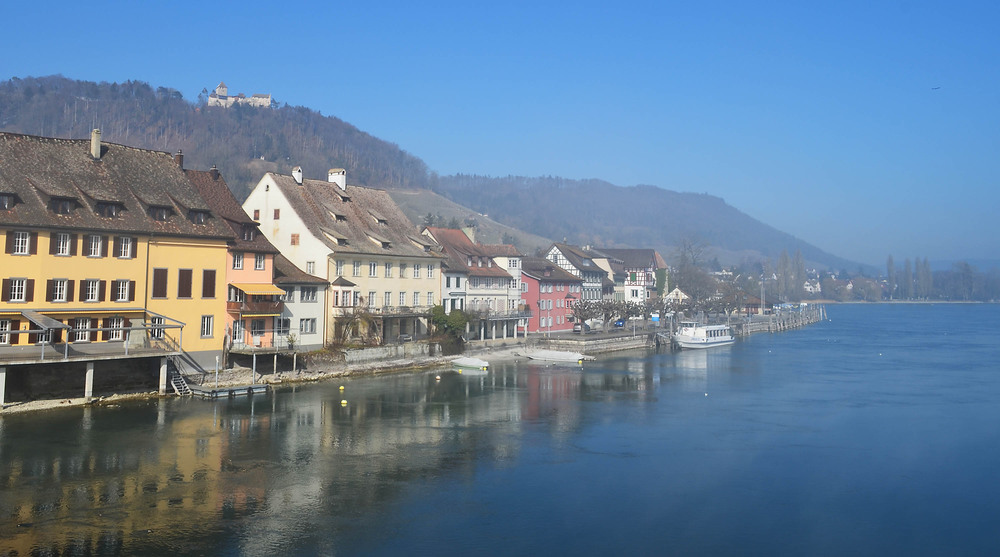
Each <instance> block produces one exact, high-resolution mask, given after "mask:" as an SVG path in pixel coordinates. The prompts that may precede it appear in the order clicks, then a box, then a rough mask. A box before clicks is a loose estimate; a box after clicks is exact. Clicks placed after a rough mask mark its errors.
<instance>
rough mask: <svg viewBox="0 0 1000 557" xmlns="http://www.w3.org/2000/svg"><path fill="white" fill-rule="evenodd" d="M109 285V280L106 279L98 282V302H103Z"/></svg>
mask: <svg viewBox="0 0 1000 557" xmlns="http://www.w3.org/2000/svg"><path fill="white" fill-rule="evenodd" d="M107 286H108V281H106V280H102V281H100V282H99V283H97V301H98V302H103V301H104V290H105V289H106V288H107Z"/></svg>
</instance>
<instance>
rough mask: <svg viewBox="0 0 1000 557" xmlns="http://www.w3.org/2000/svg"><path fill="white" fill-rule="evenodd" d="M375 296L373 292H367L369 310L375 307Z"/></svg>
mask: <svg viewBox="0 0 1000 557" xmlns="http://www.w3.org/2000/svg"><path fill="white" fill-rule="evenodd" d="M376 296H377V294H376V293H375V291H374V290H369V291H368V307H370V308H373V307H375V297H376Z"/></svg>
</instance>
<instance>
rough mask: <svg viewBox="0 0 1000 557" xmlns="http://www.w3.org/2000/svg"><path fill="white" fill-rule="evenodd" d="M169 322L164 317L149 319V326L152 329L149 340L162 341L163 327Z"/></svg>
mask: <svg viewBox="0 0 1000 557" xmlns="http://www.w3.org/2000/svg"><path fill="white" fill-rule="evenodd" d="M166 322H167V320H166V319H164V318H163V317H151V318H150V319H149V324H150V325H151V328H150V329H149V338H151V339H154V340H161V339H162V338H163V337H164V329H163V325H165V324H166Z"/></svg>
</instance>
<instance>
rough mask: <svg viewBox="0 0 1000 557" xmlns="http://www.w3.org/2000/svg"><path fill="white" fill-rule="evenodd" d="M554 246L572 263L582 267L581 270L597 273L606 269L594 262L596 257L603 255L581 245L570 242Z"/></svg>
mask: <svg viewBox="0 0 1000 557" xmlns="http://www.w3.org/2000/svg"><path fill="white" fill-rule="evenodd" d="M553 246H555V247H556V248H558V249H559V251H560V252H561V253H562V254H563V257H565V258H566V260H567V261H569V262H570V264H571V265H573V266H574V267H576V268H577V269H580V271H589V272H596V273H603V272H604V269H601V268H600V267H598V266H597V263H594V262H593V260H594V259H595V258H598V257H601V256H600V254H595V253H592V252H590V251H587V250H585V249H583V248H581V247H579V246H574V245H570V244H559V243H556V244H553ZM550 250H551V248H550ZM588 261H589V263H588Z"/></svg>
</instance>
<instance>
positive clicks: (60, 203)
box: [49, 197, 76, 215]
mask: <svg viewBox="0 0 1000 557" xmlns="http://www.w3.org/2000/svg"><path fill="white" fill-rule="evenodd" d="M73 209H76V200H75V199H72V198H69V197H53V198H52V200H51V201H49V210H51V211H52V212H53V213H55V214H57V215H68V214H70V213H71V212H72V211H73Z"/></svg>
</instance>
